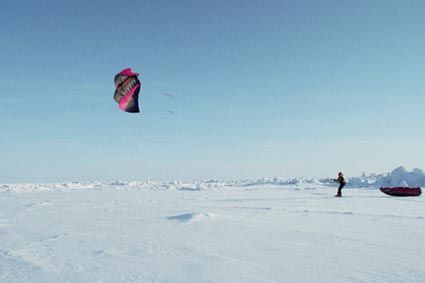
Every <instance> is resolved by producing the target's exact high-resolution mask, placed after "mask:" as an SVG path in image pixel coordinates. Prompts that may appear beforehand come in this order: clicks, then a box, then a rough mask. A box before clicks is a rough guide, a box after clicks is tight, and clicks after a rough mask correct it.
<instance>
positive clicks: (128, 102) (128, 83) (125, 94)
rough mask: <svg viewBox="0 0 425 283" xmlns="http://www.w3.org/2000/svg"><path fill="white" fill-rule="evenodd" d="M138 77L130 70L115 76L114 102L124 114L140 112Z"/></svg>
mask: <svg viewBox="0 0 425 283" xmlns="http://www.w3.org/2000/svg"><path fill="white" fill-rule="evenodd" d="M138 75H139V74H138V73H133V71H131V68H127V69H125V70H122V71H121V72H119V73H118V74H116V75H115V79H114V81H115V87H116V90H115V94H114V100H115V101H116V102H117V103H118V105H119V107H120V109H121V110H123V111H125V112H130V113H138V112H140V110H139V91H140V86H141V83H140V81H139V79H138V78H137V76H138Z"/></svg>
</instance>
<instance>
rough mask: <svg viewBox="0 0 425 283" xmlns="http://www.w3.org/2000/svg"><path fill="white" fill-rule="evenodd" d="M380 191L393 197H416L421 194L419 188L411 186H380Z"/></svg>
mask: <svg viewBox="0 0 425 283" xmlns="http://www.w3.org/2000/svg"><path fill="white" fill-rule="evenodd" d="M380 190H381V192H383V193H384V194H387V195H390V196H395V197H418V196H420V195H421V193H422V190H421V188H419V187H417V188H411V187H381V188H380Z"/></svg>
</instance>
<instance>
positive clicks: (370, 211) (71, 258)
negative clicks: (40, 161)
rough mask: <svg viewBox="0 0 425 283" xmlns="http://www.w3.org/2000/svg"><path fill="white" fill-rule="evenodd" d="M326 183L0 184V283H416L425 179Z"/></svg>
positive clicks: (424, 277)
mask: <svg viewBox="0 0 425 283" xmlns="http://www.w3.org/2000/svg"><path fill="white" fill-rule="evenodd" d="M328 181H329V180H325V179H323V180H313V179H304V178H299V179H292V180H281V179H279V178H274V179H262V180H258V181H234V182H229V181H218V180H211V181H193V182H180V181H179V182H171V183H162V182H113V183H109V184H107V183H78V182H73V183H58V184H4V185H0V282H11V283H14V282H176V283H179V282H236V283H237V282H248V283H249V282H425V257H424V256H423V255H424V254H425V246H424V245H423V243H424V242H425V234H424V233H423V231H425V210H424V209H423V208H424V204H425V198H424V197H423V196H421V197H412V198H394V197H390V196H387V195H385V194H383V193H381V192H380V191H379V190H378V189H376V187H377V186H380V185H398V184H400V183H401V182H405V183H407V184H409V185H412V186H413V185H415V186H416V185H423V184H424V173H423V172H422V171H421V170H419V169H415V170H413V171H412V172H408V171H406V170H405V169H404V168H402V167H400V168H397V169H395V170H394V171H392V172H391V173H388V174H370V175H366V174H364V175H363V176H361V177H358V178H351V179H349V182H350V187H347V188H345V189H343V197H342V198H334V194H335V192H336V188H335V184H334V182H332V183H331V182H328ZM327 184H333V186H332V187H331V186H327ZM356 185H357V186H358V187H356ZM365 187H367V189H365Z"/></svg>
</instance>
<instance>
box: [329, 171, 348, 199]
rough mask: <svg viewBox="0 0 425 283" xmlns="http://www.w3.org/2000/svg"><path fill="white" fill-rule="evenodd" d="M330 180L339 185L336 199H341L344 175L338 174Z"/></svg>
mask: <svg viewBox="0 0 425 283" xmlns="http://www.w3.org/2000/svg"><path fill="white" fill-rule="evenodd" d="M332 180H334V181H335V182H338V183H339V187H338V193H337V194H336V197H341V196H342V193H341V190H342V188H343V187H344V186H345V180H344V174H342V172H339V173H338V178H337V179H332Z"/></svg>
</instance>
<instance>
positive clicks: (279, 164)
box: [0, 0, 425, 183]
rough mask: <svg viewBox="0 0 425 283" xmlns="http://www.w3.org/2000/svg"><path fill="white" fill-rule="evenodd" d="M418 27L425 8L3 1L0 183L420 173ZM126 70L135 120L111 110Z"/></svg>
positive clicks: (423, 94)
mask: <svg viewBox="0 0 425 283" xmlns="http://www.w3.org/2000/svg"><path fill="white" fill-rule="evenodd" d="M424 14H425V2H424V1H189V0H187V1H126V2H122V3H121V2H119V1H8V2H7V3H3V4H2V9H1V11H0V34H1V35H2V36H1V38H0V48H1V49H0V50H1V52H0V95H1V102H0V132H1V136H0V183H7V182H53V181H70V180H75V181H89V180H100V181H106V180H142V179H152V180H173V179H211V178H214V179H239V178H250V179H255V178H260V177H263V176H265V177H273V176H281V177H296V176H334V175H335V174H336V172H338V171H343V172H345V173H346V175H348V176H350V175H358V174H361V173H362V172H364V171H366V172H382V171H388V170H391V169H393V168H395V167H397V166H399V165H404V166H406V167H407V168H413V167H420V168H425V143H424V141H425V131H423V129H422V128H423V121H424V118H425V111H424V106H425V84H424V74H425V52H424V50H425V36H424V34H425V17H424ZM126 67H132V68H133V69H134V70H135V71H137V72H139V73H140V74H141V77H140V78H141V80H142V90H141V97H140V104H141V111H142V114H139V115H137V114H136V115H134V114H128V113H124V112H121V111H120V110H119V109H118V107H117V105H116V103H115V102H114V101H113V99H112V96H113V93H114V84H113V77H114V75H115V74H116V73H117V72H119V71H120V70H122V69H124V68H126ZM166 93H168V94H170V95H172V97H169V96H167V95H165V94H166ZM168 110H170V111H172V112H173V113H174V114H172V113H170V112H169V111H168Z"/></svg>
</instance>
